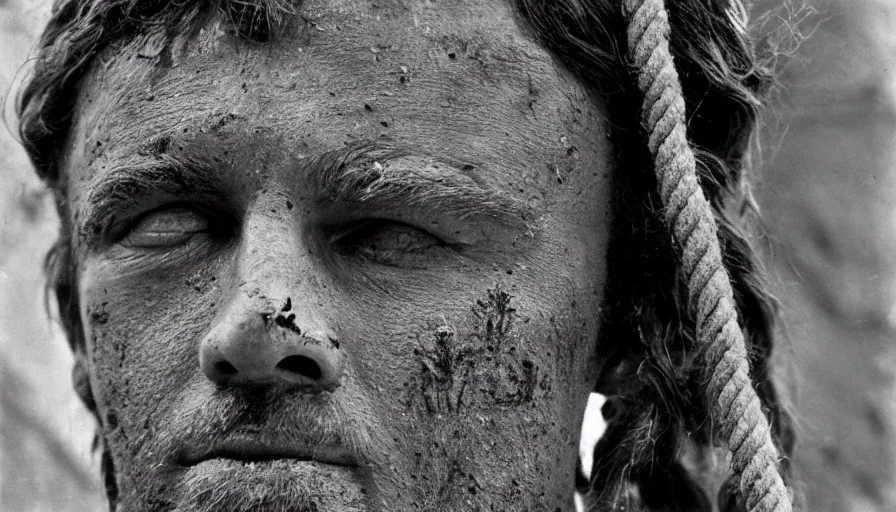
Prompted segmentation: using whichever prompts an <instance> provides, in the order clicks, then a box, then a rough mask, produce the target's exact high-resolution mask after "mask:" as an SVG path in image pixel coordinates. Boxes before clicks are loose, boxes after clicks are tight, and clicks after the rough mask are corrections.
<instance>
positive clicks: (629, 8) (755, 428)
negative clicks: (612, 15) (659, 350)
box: [623, 0, 793, 512]
mask: <svg viewBox="0 0 896 512" xmlns="http://www.w3.org/2000/svg"><path fill="white" fill-rule="evenodd" d="M623 6H624V8H623V10H624V13H625V15H626V17H627V19H628V47H629V56H630V58H631V59H632V61H633V62H634V65H635V66H636V68H637V71H638V88H639V89H640V90H641V92H642V93H643V95H644V102H643V105H642V112H641V115H642V121H643V123H644V125H645V127H646V129H647V132H648V134H649V135H648V142H647V145H648V148H649V149H650V152H651V154H652V155H653V157H654V163H655V169H656V175H657V180H658V182H659V188H660V196H661V197H662V201H663V204H664V205H665V218H666V222H667V224H668V226H669V228H670V230H671V231H672V234H673V238H674V240H675V242H676V245H677V246H678V248H679V251H680V254H679V256H680V259H681V264H682V267H683V269H684V273H685V278H686V279H687V287H688V304H689V307H690V309H691V311H695V312H696V323H697V340H698V343H700V344H701V346H703V347H705V348H706V350H705V351H704V358H705V361H704V362H705V363H706V368H707V371H708V372H709V376H710V378H709V385H708V396H709V400H710V403H711V404H712V408H711V413H710V414H711V416H712V419H713V424H714V425H716V426H717V429H718V430H717V434H718V436H719V439H723V440H725V441H726V442H727V445H728V449H729V450H730V451H731V454H732V467H733V470H734V472H735V475H736V476H739V478H740V493H741V495H742V496H743V497H744V498H745V501H746V505H747V510H748V511H750V512H790V511H791V510H792V508H793V505H792V502H791V498H790V494H789V493H788V490H787V487H786V486H785V485H784V480H783V478H782V477H781V473H780V472H779V466H778V457H779V454H778V450H777V448H776V447H775V445H774V443H773V441H772V436H771V430H770V428H769V423H768V419H767V418H766V417H765V414H764V413H763V412H762V404H761V402H760V400H759V397H758V395H757V394H756V391H755V390H754V389H753V384H752V380H751V378H750V368H749V361H748V359H747V349H746V343H745V341H744V335H743V332H742V331H741V328H740V325H739V324H738V321H737V311H736V309H735V303H734V295H733V292H732V289H731V283H730V278H729V276H728V272H727V270H726V269H725V267H724V265H723V263H722V255H721V249H720V247H719V237H718V229H717V227H716V221H715V217H714V216H713V213H712V209H711V207H710V205H709V202H708V201H707V200H706V197H705V196H704V195H703V190H702V189H701V188H700V184H699V182H698V181H697V172H696V160H695V158H694V152H693V150H692V149H691V147H690V145H689V144H688V139H687V127H686V124H685V105H684V96H683V95H682V91H681V83H680V81H679V78H678V72H677V71H676V69H675V64H674V62H673V60H672V55H671V53H670V52H669V33H670V27H669V19H668V14H667V12H666V7H665V4H664V2H663V0H623Z"/></svg>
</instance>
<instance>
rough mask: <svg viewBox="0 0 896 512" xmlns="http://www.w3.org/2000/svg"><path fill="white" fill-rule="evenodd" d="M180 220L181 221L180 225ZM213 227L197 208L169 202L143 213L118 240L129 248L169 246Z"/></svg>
mask: <svg viewBox="0 0 896 512" xmlns="http://www.w3.org/2000/svg"><path fill="white" fill-rule="evenodd" d="M166 221H167V223H166ZM178 221H182V222H180V225H178ZM210 227H211V222H210V221H209V219H208V217H207V216H205V215H203V214H202V213H201V212H199V211H197V210H196V209H195V208H190V207H187V206H183V205H168V206H164V207H161V208H156V209H155V210H151V211H149V212H147V213H145V214H143V215H141V216H140V217H139V218H138V219H137V220H135V221H134V222H132V223H131V224H130V225H129V226H128V227H127V228H125V229H123V230H122V233H121V234H120V236H119V237H117V238H118V240H117V242H118V243H120V244H121V245H124V246H127V247H142V248H153V247H170V246H172V245H178V244H179V243H182V242H185V241H187V240H189V239H190V238H192V237H193V236H194V235H196V234H198V233H203V232H208V231H209V230H210Z"/></svg>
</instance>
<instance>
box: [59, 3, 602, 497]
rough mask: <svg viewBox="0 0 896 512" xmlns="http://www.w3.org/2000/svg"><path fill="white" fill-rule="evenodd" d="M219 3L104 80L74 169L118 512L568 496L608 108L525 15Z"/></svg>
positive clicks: (88, 356) (591, 322)
mask: <svg viewBox="0 0 896 512" xmlns="http://www.w3.org/2000/svg"><path fill="white" fill-rule="evenodd" d="M398 4H399V2H375V3H374V2H356V1H351V2H349V1H333V0H331V1H325V0H319V1H310V2H306V5H305V6H304V7H303V10H302V17H303V19H304V20H306V21H305V22H302V21H301V18H299V19H297V22H296V23H295V24H294V25H293V26H291V27H290V28H289V29H288V30H287V32H286V33H285V34H283V35H282V36H281V37H280V38H278V39H276V40H275V41H274V42H270V43H247V42H243V41H239V40H238V39H237V38H236V37H235V36H234V35H232V33H231V32H230V31H229V30H228V28H227V25H226V24H223V23H221V22H220V20H218V19H217V17H216V16H210V18H209V19H208V20H206V21H205V22H203V28H202V30H201V31H197V33H195V34H193V35H190V36H184V37H179V38H176V39H175V41H174V44H173V45H171V46H167V47H164V46H163V45H162V44H160V41H163V38H161V37H149V38H143V39H140V40H138V41H131V42H129V43H128V44H127V45H124V46H123V47H118V48H116V49H114V50H110V51H109V52H107V53H106V54H104V55H103V56H101V57H99V58H98V59H97V62H96V63H95V65H94V67H93V70H92V72H91V74H90V75H89V77H88V78H87V79H86V80H85V81H84V82H83V85H82V89H81V93H80V96H79V99H78V106H77V111H76V115H75V124H74V128H73V131H72V135H71V140H70V145H69V147H68V150H67V156H66V159H65V170H66V172H67V173H68V176H69V180H70V181H69V185H68V194H69V197H70V199H71V210H72V212H73V223H74V226H75V230H76V233H74V240H75V246H74V250H75V255H76V259H77V261H78V273H77V276H78V283H79V299H80V305H81V311H80V313H81V317H82V320H83V323H84V335H85V338H86V351H85V353H84V354H79V357H81V358H82V360H83V361H86V364H87V367H88V369H89V375H90V381H91V385H92V388H93V391H94V394H95V398H96V401H97V405H98V410H99V415H100V418H101V422H102V425H101V428H102V433H103V435H104V439H105V441H106V444H107V447H108V449H109V451H110V454H111V457H112V463H113V465H114V472H115V476H116V480H117V484H118V488H119V504H120V507H121V509H123V510H169V509H177V510H317V511H352V510H510V509H513V510H572V509H573V505H572V494H573V482H574V470H575V462H576V454H577V446H578V441H579V429H580V425H581V418H582V414H583V411H584V408H585V404H586V401H587V396H588V393H589V391H590V390H591V387H592V385H593V383H594V380H595V378H596V375H597V372H598V371H599V370H600V364H601V363H600V361H599V358H598V357H597V355H596V352H597V338H598V327H599V326H598V319H599V316H600V314H599V308H600V304H601V299H602V293H603V286H604V282H605V277H606V276H605V272H606V270H605V269H606V265H605V257H606V246H607V238H608V229H609V215H610V212H609V184H610V174H611V172H612V161H611V155H610V147H609V144H608V141H607V126H606V123H605V120H604V117H603V110H602V107H601V105H600V102H599V101H598V100H597V99H596V98H594V97H593V96H591V95H590V94H589V93H588V92H586V91H585V89H584V88H583V87H582V86H581V85H580V84H579V83H577V82H576V80H575V79H574V78H573V77H572V76H571V75H570V74H569V73H568V72H566V71H565V70H563V69H562V68H561V67H560V66H559V63H558V62H556V61H555V60H554V59H553V58H552V56H551V55H550V54H549V53H548V52H547V50H545V49H544V48H542V47H541V46H540V45H539V44H538V43H537V42H536V41H535V40H534V38H533V36H532V35H531V34H530V33H529V31H528V29H527V28H526V27H524V26H523V25H522V22H521V21H520V20H519V19H518V17H517V15H516V14H515V13H514V12H513V10H512V9H511V7H509V6H508V5H506V3H505V2H501V1H491V2H482V1H481V0H466V1H455V2H435V3H431V2H407V3H402V4H401V5H398Z"/></svg>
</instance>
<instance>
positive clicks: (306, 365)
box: [277, 356, 322, 380]
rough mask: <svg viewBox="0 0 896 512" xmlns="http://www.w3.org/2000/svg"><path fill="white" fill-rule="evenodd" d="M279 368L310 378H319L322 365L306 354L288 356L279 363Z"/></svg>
mask: <svg viewBox="0 0 896 512" xmlns="http://www.w3.org/2000/svg"><path fill="white" fill-rule="evenodd" d="M277 368H278V369H280V370H285V371H287V372H291V373H298V374H300V375H303V376H305V377H308V378H309V379H313V380H318V379H320V376H321V373H322V372H321V370H320V366H319V365H318V364H317V363H316V362H314V360H313V359H311V358H309V357H305V356H287V357H284V358H283V359H281V360H280V362H279V363H277Z"/></svg>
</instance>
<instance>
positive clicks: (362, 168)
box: [301, 143, 535, 224]
mask: <svg viewBox="0 0 896 512" xmlns="http://www.w3.org/2000/svg"><path fill="white" fill-rule="evenodd" d="M304 167H305V169H303V171H304V172H302V173H301V174H302V176H303V180H304V181H305V183H306V185H307V186H308V187H309V188H310V189H311V190H315V191H316V193H317V197H318V201H319V202H324V203H338V202H345V203H355V204H374V205H385V206H390V205H398V206H400V207H403V208H411V209H413V208H426V209H428V210H429V211H432V212H436V213H442V214H448V215H450V216H453V217H456V218H458V219H461V220H463V219H470V218H473V217H486V218H491V219H493V220H498V221H503V222H505V223H510V224H517V223H523V224H525V223H526V222H528V221H531V220H532V219H533V218H534V217H535V215H534V211H533V209H532V208H531V207H530V206H529V205H527V204H526V203H524V202H523V201H520V200H518V199H515V198H513V197H510V196H508V195H507V194H506V193H504V192H501V191H498V190H494V189H490V188H486V187H485V186H483V185H481V184H480V183H479V182H478V181H477V180H476V179H475V178H474V177H473V176H474V175H473V173H474V171H475V170H476V167H475V166H473V165H470V164H462V163H459V162H452V161H448V160H446V159H441V158H435V157H431V156H425V155H418V154H413V153H410V152H408V151H406V150H402V149H397V148H395V147H393V146H388V145H383V144H373V143H362V144H358V145H354V146H350V147H346V148H342V149H339V150H335V151H331V152H327V153H323V154H321V155H319V156H315V157H312V158H310V159H308V160H307V161H306V162H305V163H304Z"/></svg>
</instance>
